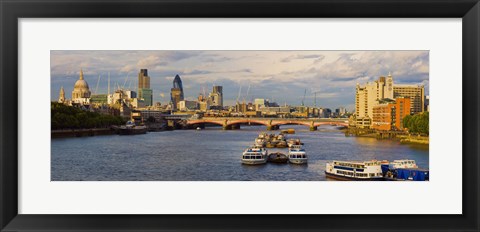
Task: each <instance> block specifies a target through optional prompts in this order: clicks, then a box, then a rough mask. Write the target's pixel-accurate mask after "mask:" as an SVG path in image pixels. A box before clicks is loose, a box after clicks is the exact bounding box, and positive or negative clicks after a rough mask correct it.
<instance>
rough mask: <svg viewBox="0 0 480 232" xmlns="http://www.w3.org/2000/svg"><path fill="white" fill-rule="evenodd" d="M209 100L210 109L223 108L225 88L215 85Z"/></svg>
mask: <svg viewBox="0 0 480 232" xmlns="http://www.w3.org/2000/svg"><path fill="white" fill-rule="evenodd" d="M208 100H209V103H210V107H213V108H219V109H221V108H223V87H222V86H218V85H216V86H215V85H214V86H213V89H212V92H211V93H210V95H209V99H208Z"/></svg>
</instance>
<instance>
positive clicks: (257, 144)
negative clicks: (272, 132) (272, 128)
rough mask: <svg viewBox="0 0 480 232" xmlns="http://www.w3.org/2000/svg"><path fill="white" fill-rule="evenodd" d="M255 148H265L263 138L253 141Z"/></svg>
mask: <svg viewBox="0 0 480 232" xmlns="http://www.w3.org/2000/svg"><path fill="white" fill-rule="evenodd" d="M255 146H256V147H265V139H264V138H256V139H255Z"/></svg>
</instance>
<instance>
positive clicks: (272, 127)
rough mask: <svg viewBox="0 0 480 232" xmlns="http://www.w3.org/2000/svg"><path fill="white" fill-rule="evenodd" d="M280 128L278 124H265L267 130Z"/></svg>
mask: <svg viewBox="0 0 480 232" xmlns="http://www.w3.org/2000/svg"><path fill="white" fill-rule="evenodd" d="M278 129H280V126H279V125H273V126H272V125H268V126H267V130H269V131H271V130H278Z"/></svg>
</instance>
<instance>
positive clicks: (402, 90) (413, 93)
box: [393, 85, 425, 114]
mask: <svg viewBox="0 0 480 232" xmlns="http://www.w3.org/2000/svg"><path fill="white" fill-rule="evenodd" d="M393 95H394V96H393V97H394V98H398V97H408V98H410V99H411V108H410V113H411V114H418V113H421V112H423V111H424V107H425V88H424V86H423V85H395V86H393Z"/></svg>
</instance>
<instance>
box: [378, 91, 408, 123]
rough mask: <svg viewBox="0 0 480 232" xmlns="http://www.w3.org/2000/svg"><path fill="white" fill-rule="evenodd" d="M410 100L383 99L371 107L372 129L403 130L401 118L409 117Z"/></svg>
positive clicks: (400, 98) (399, 98)
mask: <svg viewBox="0 0 480 232" xmlns="http://www.w3.org/2000/svg"><path fill="white" fill-rule="evenodd" d="M410 103H411V100H410V98H403V97H398V98H396V99H395V100H391V99H383V100H380V101H379V104H378V105H376V106H374V107H373V118H372V122H371V127H372V129H376V130H386V131H388V130H403V118H404V117H405V116H407V115H410Z"/></svg>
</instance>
